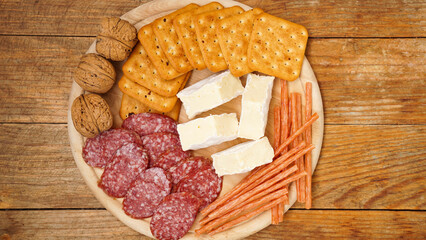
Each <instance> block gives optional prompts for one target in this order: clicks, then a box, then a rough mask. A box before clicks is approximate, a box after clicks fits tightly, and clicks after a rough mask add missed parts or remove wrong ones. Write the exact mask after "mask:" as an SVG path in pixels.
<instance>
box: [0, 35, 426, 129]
mask: <svg viewBox="0 0 426 240" xmlns="http://www.w3.org/2000/svg"><path fill="white" fill-rule="evenodd" d="M92 41H93V39H92V38H74V37H63V38H62V37H38V36H35V37H24V36H21V37H12V36H0V52H2V53H3V54H0V66H2V67H0V81H1V82H2V84H0V93H1V94H2V98H0V122H43V123H66V111H67V107H66V106H67V102H68V94H69V91H70V87H71V83H72V81H73V77H72V75H73V71H74V68H75V67H76V66H77V64H78V62H79V59H80V56H81V55H82V54H83V53H84V52H85V51H86V49H87V48H88V46H89V45H90V43H91V42H92ZM425 53H426V39H310V40H309V42H308V50H307V57H308V59H309V61H310V63H311V65H312V68H313V69H314V71H315V74H316V76H317V79H318V82H319V84H320V88H321V93H322V97H323V103H324V110H325V123H326V124H425V123H426V115H425V114H424V113H425V112H426V97H425V96H426V87H425V86H426V82H425V81H426V66H425V65H424V64H423V63H424V62H426V54H425Z"/></svg>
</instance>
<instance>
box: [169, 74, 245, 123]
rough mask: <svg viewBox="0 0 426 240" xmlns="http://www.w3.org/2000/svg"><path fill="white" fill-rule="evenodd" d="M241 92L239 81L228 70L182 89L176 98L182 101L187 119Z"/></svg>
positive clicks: (242, 89)
mask: <svg viewBox="0 0 426 240" xmlns="http://www.w3.org/2000/svg"><path fill="white" fill-rule="evenodd" d="M243 91H244V88H243V86H242V85H241V81H240V79H239V78H236V77H234V76H233V75H232V74H231V73H230V72H229V70H228V71H225V72H223V73H220V74H216V75H212V76H210V77H208V78H206V79H204V80H201V81H199V82H197V83H195V84H194V85H192V86H190V87H187V88H185V89H183V90H182V91H180V92H179V93H178V94H177V96H178V98H179V99H180V100H181V101H182V103H183V107H184V108H185V112H186V114H187V115H188V118H193V117H195V116H196V115H197V114H199V113H202V112H205V111H208V110H210V109H213V108H215V107H217V106H220V105H222V104H224V103H226V102H229V101H230V100H232V99H233V98H235V97H237V96H239V95H241V94H242V93H243Z"/></svg>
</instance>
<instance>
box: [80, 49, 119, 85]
mask: <svg viewBox="0 0 426 240" xmlns="http://www.w3.org/2000/svg"><path fill="white" fill-rule="evenodd" d="M115 76H116V74H115V69H114V66H113V65H112V64H111V63H110V62H109V61H108V60H106V59H105V58H103V57H102V56H100V55H97V54H95V53H89V54H86V55H84V56H83V57H82V58H81V60H80V63H79V64H78V67H77V69H76V70H75V72H74V79H75V81H76V83H78V85H80V87H82V88H83V89H84V90H86V91H89V92H94V93H106V92H108V90H110V89H111V87H112V86H113V85H114V82H115Z"/></svg>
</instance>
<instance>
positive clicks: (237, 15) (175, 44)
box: [119, 2, 308, 119]
mask: <svg viewBox="0 0 426 240" xmlns="http://www.w3.org/2000/svg"><path fill="white" fill-rule="evenodd" d="M138 39H139V42H138V44H137V45H136V47H135V48H134V50H133V52H132V54H131V55H130V57H129V58H128V60H127V61H126V63H125V64H124V66H123V73H124V76H123V78H122V79H121V80H120V81H119V87H120V89H121V91H122V92H123V93H124V94H123V99H122V105H121V110H120V116H121V117H122V118H123V119H125V118H126V117H128V116H129V114H132V113H134V114H136V113H141V112H148V111H149V112H161V113H164V114H166V115H168V116H170V117H172V118H174V119H177V118H178V116H179V111H180V105H181V103H180V102H179V100H178V98H177V97H176V94H177V92H178V91H180V90H181V89H182V88H183V87H184V86H185V84H186V82H187V80H188V78H189V77H190V74H191V71H192V70H193V69H196V70H202V69H205V68H207V69H209V70H210V71H212V72H218V71H222V70H225V69H229V70H230V71H231V73H232V74H233V75H234V76H235V77H240V76H243V75H245V74H247V73H250V72H253V71H258V72H261V73H264V74H267V75H271V76H275V77H278V78H281V79H284V80H287V81H293V80H295V79H297V78H298V77H299V75H300V71H301V68H302V62H303V58H304V53H305V49H306V43H307V40H308V32H307V30H306V28H305V27H303V26H301V25H298V24H295V23H292V22H289V21H287V20H284V19H282V18H278V17H275V16H272V15H270V14H267V13H264V12H263V11H262V10H261V9H259V8H254V9H251V10H249V11H244V10H243V9H242V8H241V7H239V6H234V7H230V8H224V7H223V6H222V5H221V4H220V3H217V2H212V3H209V4H206V5H204V6H199V5H197V4H189V5H187V6H186V7H184V8H181V9H179V10H177V11H175V12H173V13H170V14H169V15H167V16H164V17H161V18H158V19H156V20H155V21H153V22H152V23H150V24H148V25H145V26H144V27H142V28H141V29H140V30H139V33H138Z"/></svg>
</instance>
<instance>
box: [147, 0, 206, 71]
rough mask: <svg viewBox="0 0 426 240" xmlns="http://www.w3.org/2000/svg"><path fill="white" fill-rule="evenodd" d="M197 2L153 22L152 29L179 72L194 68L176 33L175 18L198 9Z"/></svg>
mask: <svg viewBox="0 0 426 240" xmlns="http://www.w3.org/2000/svg"><path fill="white" fill-rule="evenodd" d="M197 8H198V5H197V4H193V3H191V4H189V5H187V6H186V7H184V8H181V9H179V10H177V11H174V12H172V13H170V14H169V15H167V16H164V17H161V18H158V19H157V20H155V21H154V22H152V29H153V30H154V33H155V36H156V37H157V38H158V40H159V43H160V46H161V48H162V49H163V51H164V54H165V55H166V57H167V59H169V61H170V64H172V66H173V68H174V69H176V70H177V71H178V72H183V73H186V72H188V71H191V70H192V65H191V64H190V63H189V61H188V58H187V57H186V56H185V51H184V50H183V48H182V44H181V41H180V40H179V37H178V36H177V34H176V31H175V28H174V27H173V19H174V18H175V17H176V16H177V15H179V14H181V13H185V12H188V11H191V10H194V9H197Z"/></svg>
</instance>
